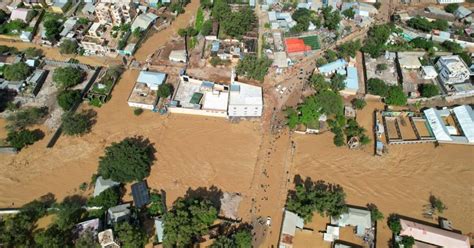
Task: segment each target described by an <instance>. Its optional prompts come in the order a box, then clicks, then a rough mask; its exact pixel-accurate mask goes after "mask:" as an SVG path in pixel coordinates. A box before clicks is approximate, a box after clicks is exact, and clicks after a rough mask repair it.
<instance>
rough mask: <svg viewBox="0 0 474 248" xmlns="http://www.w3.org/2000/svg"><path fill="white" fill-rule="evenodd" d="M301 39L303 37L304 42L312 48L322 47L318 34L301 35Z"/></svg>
mask: <svg viewBox="0 0 474 248" xmlns="http://www.w3.org/2000/svg"><path fill="white" fill-rule="evenodd" d="M301 39H303V41H304V44H306V45H308V46H310V47H311V50H318V49H320V48H321V45H320V44H319V38H318V36H317V35H312V36H305V37H301Z"/></svg>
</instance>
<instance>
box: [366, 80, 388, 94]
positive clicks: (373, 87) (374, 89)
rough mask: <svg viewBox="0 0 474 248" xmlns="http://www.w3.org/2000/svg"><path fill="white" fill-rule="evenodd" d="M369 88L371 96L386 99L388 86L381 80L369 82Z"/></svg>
mask: <svg viewBox="0 0 474 248" xmlns="http://www.w3.org/2000/svg"><path fill="white" fill-rule="evenodd" d="M367 88H368V91H369V93H370V94H373V95H378V96H381V97H385V96H387V94H388V85H387V84H386V83H385V81H383V80H382V79H379V78H371V79H369V80H368V81H367Z"/></svg>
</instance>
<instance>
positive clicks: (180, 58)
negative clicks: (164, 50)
mask: <svg viewBox="0 0 474 248" xmlns="http://www.w3.org/2000/svg"><path fill="white" fill-rule="evenodd" d="M168 59H169V60H170V61H172V62H178V63H186V62H187V61H188V59H187V55H186V50H173V51H171V53H170V55H169V56H168Z"/></svg>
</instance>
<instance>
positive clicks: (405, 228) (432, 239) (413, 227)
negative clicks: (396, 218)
mask: <svg viewBox="0 0 474 248" xmlns="http://www.w3.org/2000/svg"><path fill="white" fill-rule="evenodd" d="M400 225H401V231H400V235H399V236H411V237H413V238H414V239H415V247H453V248H454V247H456V248H470V247H471V245H470V242H469V237H468V236H465V235H462V234H459V233H455V232H452V231H447V230H444V229H441V228H437V227H433V226H429V225H425V224H421V223H417V222H414V221H409V220H405V219H400Z"/></svg>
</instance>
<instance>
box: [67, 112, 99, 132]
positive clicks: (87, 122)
mask: <svg viewBox="0 0 474 248" xmlns="http://www.w3.org/2000/svg"><path fill="white" fill-rule="evenodd" d="M94 115H95V113H93V112H92V111H88V112H81V113H77V114H75V113H71V112H67V113H64V115H63V116H62V126H61V127H62V130H63V132H64V134H66V135H69V136H74V135H83V134H85V133H88V132H90V130H91V127H92V123H93V117H94Z"/></svg>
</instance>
